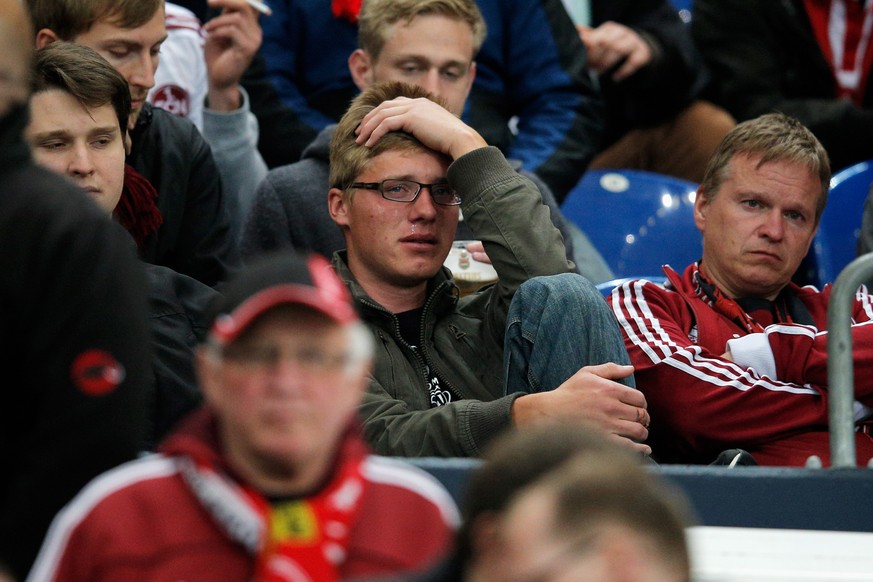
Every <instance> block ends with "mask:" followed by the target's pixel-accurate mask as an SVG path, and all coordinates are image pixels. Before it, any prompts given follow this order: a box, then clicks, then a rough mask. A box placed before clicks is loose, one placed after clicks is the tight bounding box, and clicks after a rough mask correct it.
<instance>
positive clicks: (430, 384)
mask: <svg viewBox="0 0 873 582" xmlns="http://www.w3.org/2000/svg"><path fill="white" fill-rule="evenodd" d="M423 311H424V308H421V307H419V308H418V309H412V310H410V311H404V312H402V313H397V314H396V317H397V323H398V324H399V326H400V337H402V338H403V341H405V342H406V343H408V344H409V345H410V347H412V349H413V350H415V351H416V353H418V344H419V342H420V341H421V314H422V312H423ZM425 368H426V369H427V388H428V392H429V393H430V405H431V407H436V406H443V405H444V404H448V403H449V402H452V401H455V400H460V398H459V397H458V395H457V394H455V393H454V392H452V391H451V390H450V389H448V388H444V387H443V385H444V384H445V382H442V381H440V378H439V376H437V375H436V373H435V372H434V371H433V369H432V368H431V367H430V366H429V365H428V364H427V362H425Z"/></svg>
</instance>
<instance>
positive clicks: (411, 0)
mask: <svg viewBox="0 0 873 582" xmlns="http://www.w3.org/2000/svg"><path fill="white" fill-rule="evenodd" d="M484 39H485V21H484V19H483V18H482V14H481V13H480V12H479V8H478V7H477V6H476V3H475V2H474V0H365V2H364V3H363V6H362V7H361V13H360V15H359V18H358V43H359V45H360V49H359V50H357V51H355V52H354V53H352V55H351V56H350V57H349V70H350V71H351V73H352V78H353V79H354V80H355V83H356V84H357V85H358V88H359V89H361V90H364V89H366V88H368V87H370V86H371V85H373V84H374V83H382V82H386V81H404V82H407V83H412V84H415V85H419V86H421V87H423V88H424V89H426V90H427V91H430V92H431V93H433V94H434V95H436V96H437V97H440V98H442V99H444V100H445V101H446V108H447V109H448V110H449V111H451V112H453V113H455V114H457V115H460V114H461V113H462V112H463V109H464V103H465V102H466V100H467V95H468V94H469V92H470V87H471V86H472V83H473V78H474V77H475V73H476V67H475V63H474V62H473V61H474V59H475V57H476V54H477V53H478V52H479V49H480V48H481V46H482V42H483V40H484Z"/></svg>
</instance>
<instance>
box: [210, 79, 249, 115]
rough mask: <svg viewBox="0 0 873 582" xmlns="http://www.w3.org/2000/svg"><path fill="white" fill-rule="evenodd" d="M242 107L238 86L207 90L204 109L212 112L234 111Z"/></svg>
mask: <svg viewBox="0 0 873 582" xmlns="http://www.w3.org/2000/svg"><path fill="white" fill-rule="evenodd" d="M240 107H242V93H241V92H240V89H239V85H233V86H231V87H227V88H225V89H216V88H213V87H210V88H209V92H208V93H207V95H206V108H207V109H211V110H213V111H236V110H237V109H239V108H240Z"/></svg>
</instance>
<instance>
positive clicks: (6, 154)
mask: <svg viewBox="0 0 873 582" xmlns="http://www.w3.org/2000/svg"><path fill="white" fill-rule="evenodd" d="M29 120H30V114H29V112H28V108H27V105H26V104H19V105H14V106H13V107H12V108H11V109H10V110H9V111H8V112H7V113H6V115H4V116H3V117H2V118H0V171H6V170H8V169H10V168H17V167H19V166H21V165H22V164H23V163H25V162H27V161H29V160H30V148H29V147H28V146H27V142H26V141H24V128H25V127H27V123H28V121H29Z"/></svg>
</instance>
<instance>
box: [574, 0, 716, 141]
mask: <svg viewBox="0 0 873 582" xmlns="http://www.w3.org/2000/svg"><path fill="white" fill-rule="evenodd" d="M606 21H613V22H618V23H621V24H623V25H625V26H627V27H629V28H632V29H633V30H634V31H635V32H637V33H638V34H640V35H641V36H642V37H643V39H645V40H646V42H648V43H649V45H650V46H651V47H652V51H653V55H654V59H653V60H652V62H651V63H649V64H648V65H647V66H645V67H643V68H642V69H640V70H639V71H637V72H636V73H635V74H633V75H631V76H630V77H628V78H627V79H625V80H623V81H622V82H620V83H616V82H615V81H613V80H612V79H611V74H612V72H613V70H611V71H609V72H608V73H606V74H604V75H601V76H600V89H601V91H602V92H603V96H604V101H605V102H606V112H607V118H606V119H607V121H606V135H605V140H606V142H607V143H605V144H604V146H608V145H609V144H611V143H613V142H614V141H615V140H616V139H618V138H620V137H621V136H622V135H624V134H625V133H627V132H628V131H630V130H631V129H634V128H637V127H650V126H653V125H657V124H660V123H664V122H666V121H668V120H670V119H672V118H673V117H675V116H676V115H678V114H679V113H680V112H681V111H682V110H683V109H685V108H686V107H688V106H689V105H690V104H691V103H692V102H693V101H695V100H696V99H698V98H700V97H701V96H703V94H704V90H705V89H706V86H707V83H708V80H709V75H708V72H707V71H706V68H705V66H704V64H703V60H702V58H701V56H700V53H699V52H698V51H697V48H696V47H695V46H694V42H693V40H692V38H691V31H690V29H689V28H688V25H687V24H685V23H684V22H682V20H681V19H680V18H679V14H678V12H677V11H676V9H675V8H674V7H673V5H672V4H671V3H670V2H669V1H667V0H593V1H592V2H591V24H592V26H594V27H597V26H600V25H601V24H603V23H604V22H606Z"/></svg>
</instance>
